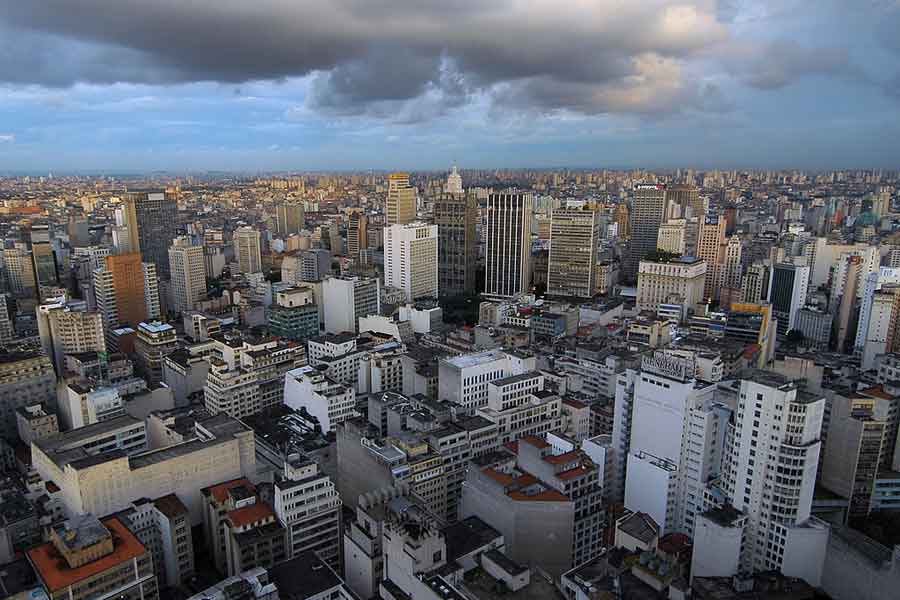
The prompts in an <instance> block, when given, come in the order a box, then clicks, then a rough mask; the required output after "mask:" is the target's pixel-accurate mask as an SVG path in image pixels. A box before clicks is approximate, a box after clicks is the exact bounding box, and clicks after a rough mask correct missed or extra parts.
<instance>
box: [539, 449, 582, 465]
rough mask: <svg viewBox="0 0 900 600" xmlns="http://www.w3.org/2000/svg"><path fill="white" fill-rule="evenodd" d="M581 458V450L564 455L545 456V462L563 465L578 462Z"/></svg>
mask: <svg viewBox="0 0 900 600" xmlns="http://www.w3.org/2000/svg"><path fill="white" fill-rule="evenodd" d="M580 457H581V451H580V450H572V451H571V452H565V453H563V454H556V455H551V456H545V457H544V461H546V462H548V463H550V464H551V465H562V464H565V463H568V462H572V461H574V460H577V459H578V458H580Z"/></svg>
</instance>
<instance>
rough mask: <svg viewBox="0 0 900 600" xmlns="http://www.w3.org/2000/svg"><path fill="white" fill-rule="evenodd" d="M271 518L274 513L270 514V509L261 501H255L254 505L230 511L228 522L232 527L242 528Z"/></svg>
mask: <svg viewBox="0 0 900 600" xmlns="http://www.w3.org/2000/svg"><path fill="white" fill-rule="evenodd" d="M273 516H275V513H274V512H272V507H271V506H269V505H268V504H266V503H265V502H262V501H261V500H257V501H256V503H255V504H251V505H250V506H244V507H243V508H238V509H236V510H232V511H230V512H229V513H228V520H229V521H231V525H232V526H233V527H244V526H246V525H250V524H251V523H256V522H257V521H262V520H263V519H267V518H269V517H273Z"/></svg>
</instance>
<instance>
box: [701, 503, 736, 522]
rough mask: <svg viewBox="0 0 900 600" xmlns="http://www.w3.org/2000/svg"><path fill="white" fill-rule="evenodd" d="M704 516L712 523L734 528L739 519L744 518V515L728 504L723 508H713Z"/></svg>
mask: <svg viewBox="0 0 900 600" xmlns="http://www.w3.org/2000/svg"><path fill="white" fill-rule="evenodd" d="M702 514H703V516H704V517H706V518H707V519H709V520H710V521H712V522H714V523H716V524H718V525H720V526H722V527H732V526H733V525H734V524H735V522H736V521H737V520H738V519H740V518H741V517H743V516H744V513H742V512H741V511H739V510H738V509H736V508H735V507H733V506H731V505H730V504H726V505H724V506H722V507H721V508H712V509H710V510H708V511H706V512H705V513H702Z"/></svg>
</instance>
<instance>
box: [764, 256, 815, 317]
mask: <svg viewBox="0 0 900 600" xmlns="http://www.w3.org/2000/svg"><path fill="white" fill-rule="evenodd" d="M808 282H809V267H801V266H797V265H793V264H789V263H781V264H777V265H775V267H774V268H773V269H772V278H771V281H770V283H769V302H770V303H771V304H772V308H773V312H774V314H775V318H776V319H778V334H779V335H784V334H786V333H787V332H788V331H790V330H791V329H793V328H794V321H795V320H796V318H797V312H798V311H799V310H800V309H801V308H803V305H804V304H806V291H807V285H808Z"/></svg>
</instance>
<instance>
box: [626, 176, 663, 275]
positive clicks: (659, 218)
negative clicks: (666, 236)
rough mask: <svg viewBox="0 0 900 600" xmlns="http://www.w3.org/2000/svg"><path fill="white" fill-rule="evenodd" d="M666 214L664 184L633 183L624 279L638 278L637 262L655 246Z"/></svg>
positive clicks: (654, 248) (653, 249)
mask: <svg viewBox="0 0 900 600" xmlns="http://www.w3.org/2000/svg"><path fill="white" fill-rule="evenodd" d="M665 215H666V186H665V185H663V184H656V183H639V184H637V185H635V186H634V202H633V203H632V206H631V221H630V224H629V229H630V230H631V238H630V240H629V242H628V256H627V260H626V261H625V268H624V269H623V272H622V276H623V278H624V279H625V280H626V281H630V282H634V281H637V272H638V265H639V264H640V262H641V259H643V258H644V257H645V256H646V255H647V254H650V253H651V252H653V251H655V250H656V239H657V236H658V234H659V226H660V225H662V223H663V220H664V219H665Z"/></svg>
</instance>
